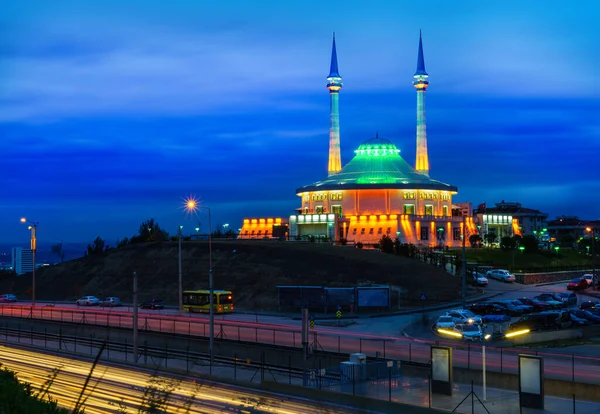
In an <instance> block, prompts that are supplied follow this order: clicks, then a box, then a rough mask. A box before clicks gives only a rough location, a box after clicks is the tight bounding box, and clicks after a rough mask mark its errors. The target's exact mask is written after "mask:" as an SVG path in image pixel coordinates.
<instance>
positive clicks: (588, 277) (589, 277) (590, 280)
mask: <svg viewBox="0 0 600 414" xmlns="http://www.w3.org/2000/svg"><path fill="white" fill-rule="evenodd" d="M581 278H582V279H585V281H586V282H587V284H588V286H592V284H593V283H594V275H592V274H589V273H586V274H585V275H583V276H581Z"/></svg>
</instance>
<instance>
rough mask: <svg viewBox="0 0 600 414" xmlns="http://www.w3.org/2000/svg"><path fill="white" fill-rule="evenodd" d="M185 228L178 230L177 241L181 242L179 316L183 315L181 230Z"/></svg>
mask: <svg viewBox="0 0 600 414" xmlns="http://www.w3.org/2000/svg"><path fill="white" fill-rule="evenodd" d="M182 229H183V226H179V228H178V229H177V241H178V242H179V315H182V314H183V271H182V267H183V266H182V264H181V230H182Z"/></svg>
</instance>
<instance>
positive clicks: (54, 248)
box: [50, 243, 65, 263]
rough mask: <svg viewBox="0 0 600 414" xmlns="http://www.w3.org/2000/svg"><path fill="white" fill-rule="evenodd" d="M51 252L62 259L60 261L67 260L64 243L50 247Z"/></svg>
mask: <svg viewBox="0 0 600 414" xmlns="http://www.w3.org/2000/svg"><path fill="white" fill-rule="evenodd" d="M50 252H52V253H54V254H55V255H57V256H58V258H59V259H60V262H61V263H62V262H64V261H65V251H64V250H63V244H62V243H57V244H55V245H53V246H52V247H51V248H50Z"/></svg>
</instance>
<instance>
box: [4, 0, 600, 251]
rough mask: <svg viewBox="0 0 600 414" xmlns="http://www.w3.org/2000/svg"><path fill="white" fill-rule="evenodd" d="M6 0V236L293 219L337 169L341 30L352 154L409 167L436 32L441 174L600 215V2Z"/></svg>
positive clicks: (430, 98) (433, 103)
mask: <svg viewBox="0 0 600 414" xmlns="http://www.w3.org/2000/svg"><path fill="white" fill-rule="evenodd" d="M543 3H544V7H540V3H539V2H523V1H511V0H505V1H486V2H481V1H459V2H448V1H445V0H439V1H435V0H431V1H427V2H414V1H410V2H409V1H401V0H395V1H378V0H370V1H368V2H367V1H351V0H345V1H343V2H330V3H323V2H322V1H312V0H305V1H302V2H291V1H271V0H263V1H260V0H257V1H234V0H223V1H218V2H215V1H204V0H194V1H178V0H171V1H168V2H165V1H157V0H140V1H138V0H129V1H127V2H122V1H113V0H104V1H87V2H82V1H70V0H63V1H60V2H49V1H43V0H40V1H34V0H19V1H11V0H9V1H2V2H0V242H17V241H18V242H23V241H24V242H27V241H28V238H29V232H28V231H27V229H26V227H25V226H24V225H23V224H21V223H19V218H20V217H23V216H25V217H27V219H29V220H33V221H36V222H39V226H38V238H39V239H40V241H46V242H57V241H62V242H64V243H76V242H77V243H79V242H91V241H92V240H93V239H94V238H95V237H97V236H100V237H102V238H103V239H105V240H106V241H107V242H108V243H109V244H111V243H112V244H113V245H114V243H116V240H117V239H120V238H123V237H126V236H131V235H133V234H135V233H136V232H137V229H138V227H139V225H140V223H141V222H142V221H144V220H146V219H149V218H155V219H156V220H157V221H158V223H159V225H160V226H161V227H163V228H164V229H165V230H167V231H169V232H170V233H175V232H176V229H177V226H179V225H183V226H184V233H187V232H192V233H193V232H194V230H193V228H195V227H197V226H200V228H201V232H205V231H206V230H207V228H208V217H207V211H208V210H206V209H202V210H200V211H199V214H198V216H197V217H194V216H189V215H186V214H185V212H184V210H183V209H182V208H181V206H182V203H183V202H182V198H185V197H187V196H189V195H193V196H195V197H197V198H198V199H199V200H200V201H201V203H202V205H204V206H206V207H208V208H210V211H211V216H212V217H211V224H212V226H213V227H215V226H217V225H222V224H225V223H229V224H230V227H231V228H234V229H237V228H239V227H241V222H242V219H243V218H244V217H288V216H289V215H290V214H291V213H292V212H293V209H294V208H297V207H299V206H300V199H299V197H297V196H296V193H295V189H296V188H298V187H301V186H303V185H307V184H310V183H312V182H315V181H317V180H320V179H323V178H325V177H326V175H327V157H328V139H329V137H328V133H329V96H328V91H327V89H326V87H325V84H326V80H325V78H326V77H327V75H328V72H329V63H330V56H331V38H332V33H333V32H335V34H336V42H337V53H338V63H339V70H340V74H341V76H342V78H343V84H344V86H343V88H342V91H341V93H340V125H341V128H340V130H341V148H342V163H343V164H346V163H347V162H349V161H350V159H351V158H352V156H353V151H354V150H355V149H356V148H357V147H358V145H359V144H360V143H361V142H363V141H365V140H367V139H369V138H373V137H374V136H375V134H376V133H378V134H379V137H381V138H386V139H389V140H391V141H392V142H394V143H395V144H396V146H397V147H398V148H399V149H400V150H401V155H402V156H403V157H404V158H405V159H406V160H407V162H409V163H410V164H414V158H415V146H416V138H415V137H416V125H415V120H416V113H415V111H416V96H415V95H416V94H415V91H414V88H413V86H412V75H413V74H414V72H415V69H416V60H417V47H418V39H419V30H422V33H423V46H424V55H425V65H426V69H427V72H428V73H429V80H430V85H429V88H428V91H427V134H428V145H429V159H430V175H431V177H432V178H434V179H437V180H440V181H443V182H446V183H449V184H452V185H456V186H457V187H458V190H459V192H458V195H457V196H455V198H454V201H455V202H461V201H470V202H472V203H473V205H474V206H477V205H478V204H480V203H484V202H486V203H487V204H488V206H489V205H493V204H494V203H497V202H500V201H502V200H506V201H517V202H520V203H522V204H523V206H525V207H528V208H535V209H539V210H541V211H543V212H546V213H548V214H550V218H554V217H556V216H557V215H563V214H564V215H575V216H579V217H580V218H582V219H600V213H599V209H598V206H599V205H600V173H599V168H598V160H599V154H600V140H599V135H600V116H598V114H599V113H600V94H599V92H600V87H599V86H600V74H599V73H600V72H599V71H598V67H599V66H600V46H599V43H600V30H597V21H596V16H598V15H599V12H600V4H598V5H596V4H595V3H593V2H592V3H587V2H586V7H574V6H573V5H572V4H571V3H569V2H564V1H553V0H550V1H544V2H543Z"/></svg>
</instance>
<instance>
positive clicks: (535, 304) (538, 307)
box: [517, 298, 550, 312]
mask: <svg viewBox="0 0 600 414" xmlns="http://www.w3.org/2000/svg"><path fill="white" fill-rule="evenodd" d="M517 300H518V301H519V302H521V303H522V304H523V305H529V306H531V307H532V308H533V311H534V312H542V311H545V310H549V309H550V305H549V304H547V303H546V302H543V301H541V300H537V299H530V298H519V299H517Z"/></svg>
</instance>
